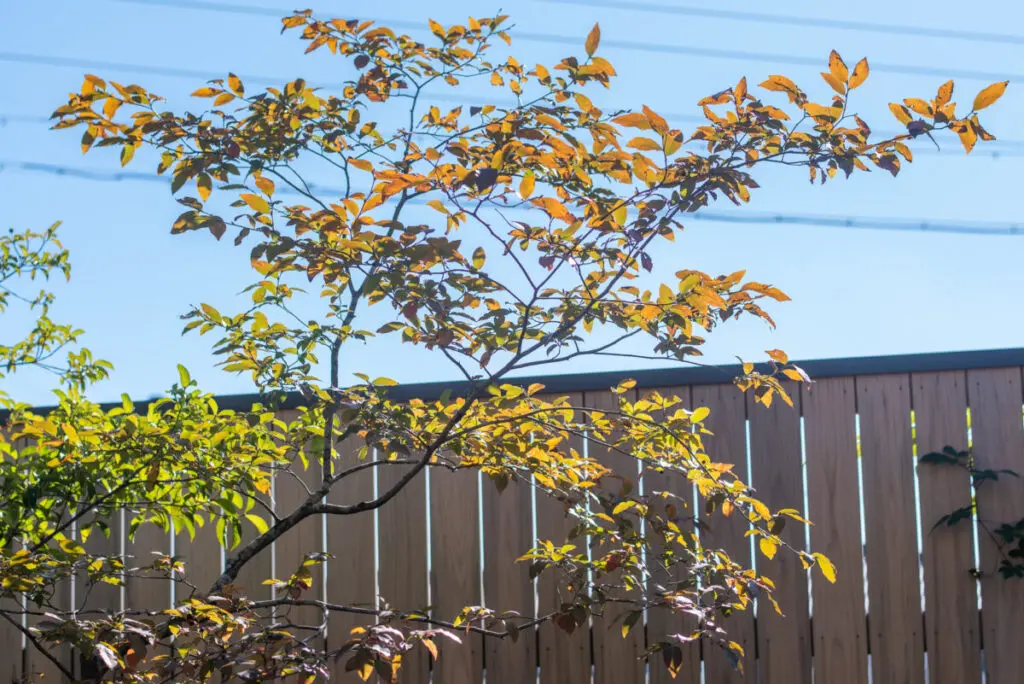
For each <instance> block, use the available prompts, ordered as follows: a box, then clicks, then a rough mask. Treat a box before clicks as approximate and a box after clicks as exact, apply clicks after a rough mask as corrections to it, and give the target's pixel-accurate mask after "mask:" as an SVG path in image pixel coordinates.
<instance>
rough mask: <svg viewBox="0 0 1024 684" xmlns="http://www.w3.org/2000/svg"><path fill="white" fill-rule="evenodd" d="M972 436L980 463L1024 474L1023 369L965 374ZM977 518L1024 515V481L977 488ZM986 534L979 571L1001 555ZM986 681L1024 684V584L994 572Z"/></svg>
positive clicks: (985, 595)
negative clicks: (1023, 681) (1023, 641)
mask: <svg viewBox="0 0 1024 684" xmlns="http://www.w3.org/2000/svg"><path fill="white" fill-rule="evenodd" d="M967 397H968V402H969V404H970V407H971V436H972V446H973V451H974V458H975V462H976V467H978V468H982V469H984V468H991V469H995V470H998V469H1004V468H1006V469H1010V470H1014V471H1016V472H1017V473H1020V474H1022V475H1024V428H1022V425H1021V401H1022V388H1021V371H1020V368H1005V369H992V370H977V371H968V372H967ZM977 501H978V518H979V519H981V520H988V521H992V523H990V524H992V525H993V526H998V525H999V524H1002V523H1013V522H1016V521H1018V520H1020V519H1022V518H1024V480H1022V479H1019V478H1014V477H1008V476H1003V477H1000V478H999V480H998V481H996V482H986V483H983V484H981V485H979V486H978V488H977ZM1001 557H1002V556H1001V554H1000V552H999V549H998V548H997V547H996V546H995V544H994V543H993V542H992V540H991V539H990V538H988V536H987V535H982V539H981V570H982V571H985V572H993V571H994V570H995V569H996V567H997V565H998V563H999V560H1000V559H1001ZM981 600H982V608H983V613H982V625H983V630H984V631H983V642H984V644H985V675H986V684H1010V682H1015V683H1016V682H1020V681H1021V678H1022V676H1024V647H1022V645H1021V644H1022V639H1024V582H1022V581H1021V580H1020V579H1009V580H1007V579H1003V578H1002V577H999V576H990V577H987V578H985V579H983V580H982V583H981Z"/></svg>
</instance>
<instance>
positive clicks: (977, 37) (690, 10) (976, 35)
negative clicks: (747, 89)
mask: <svg viewBox="0 0 1024 684" xmlns="http://www.w3.org/2000/svg"><path fill="white" fill-rule="evenodd" d="M545 1H546V2H548V3H549V4H552V5H582V6H584V7H603V8H607V9H618V10H623V11H628V12H647V13H651V14H664V15H677V16H690V17H704V18H707V19H723V20H726V21H746V22H751V23H757V24H779V25H782V26H806V27H810V28H827V29H838V30H841V31H863V32H865V33H884V34H888V35H898V36H916V37H921V38H948V39H952V40H966V41H972V42H979V43H1006V44H1009V45H1024V36H1019V35H1013V34H1008V33H990V32H987V31H965V30H963V29H946V28H934V27H927V26H908V25H900V24H895V25H893V24H881V23H877V22H871V21H854V20H849V19H819V18H816V17H802V16H798V15H794V14H767V13H764V12H744V11H740V10H731V9H713V8H709V7H693V6H691V5H666V4H662V3H657V2H626V1H623V0H545Z"/></svg>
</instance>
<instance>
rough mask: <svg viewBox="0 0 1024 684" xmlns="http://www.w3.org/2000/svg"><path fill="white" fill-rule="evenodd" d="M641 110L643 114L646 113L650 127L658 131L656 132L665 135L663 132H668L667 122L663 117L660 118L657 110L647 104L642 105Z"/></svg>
mask: <svg viewBox="0 0 1024 684" xmlns="http://www.w3.org/2000/svg"><path fill="white" fill-rule="evenodd" d="M643 110H644V114H646V115H647V120H648V121H650V122H651V128H653V129H654V130H656V131H658V133H661V134H662V135H665V133H667V132H668V123H667V122H666V121H665V119H663V118H661V116H660V115H659V114H658V113H657V112H655V111H654V110H653V109H651V108H650V107H648V106H647V105H644V107H643Z"/></svg>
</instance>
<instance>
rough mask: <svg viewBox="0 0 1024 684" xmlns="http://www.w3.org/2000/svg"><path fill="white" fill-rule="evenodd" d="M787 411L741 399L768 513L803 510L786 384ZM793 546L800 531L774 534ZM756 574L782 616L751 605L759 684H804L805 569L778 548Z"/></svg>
mask: <svg viewBox="0 0 1024 684" xmlns="http://www.w3.org/2000/svg"><path fill="white" fill-rule="evenodd" d="M786 391H787V392H789V394H790V396H791V397H792V398H793V403H794V406H793V407H790V406H788V405H787V404H786V403H785V402H783V401H781V400H780V399H779V398H778V397H776V398H775V401H773V402H772V405H771V407H770V408H765V407H764V406H763V405H762V404H755V403H754V401H753V395H750V394H748V395H747V404H748V406H747V415H748V416H750V468H751V480H752V481H753V485H754V489H755V496H756V497H758V498H759V499H760V500H761V501H763V502H764V503H765V504H766V505H767V506H768V508H770V509H771V510H772V511H777V510H779V509H780V508H795V509H797V510H802V509H803V504H804V492H803V472H802V460H803V456H802V453H801V439H800V390H799V388H798V386H796V385H795V384H791V383H787V386H786ZM779 536H780V537H782V539H783V540H784V541H785V542H787V543H788V544H790V545H792V546H793V547H795V548H798V549H802V548H804V539H805V538H804V528H803V527H802V526H801V525H787V526H786V528H785V529H784V530H783V531H782V533H781V534H780V535H779ZM757 570H758V573H759V574H762V575H766V576H767V577H769V578H771V580H772V581H773V582H774V583H775V600H776V601H778V602H779V606H780V607H781V609H782V611H783V613H784V614H785V616H784V617H783V616H782V615H779V614H778V613H777V612H775V610H774V609H773V608H772V606H771V605H770V603H769V602H768V601H759V602H758V607H757V652H758V664H757V669H758V674H759V675H760V679H759V681H760V682H761V684H810V682H811V633H810V632H811V630H810V615H809V609H808V601H807V571H806V570H804V568H803V564H802V563H801V562H800V559H799V558H797V557H796V555H795V554H793V553H791V552H789V551H787V550H786V549H779V552H778V553H777V554H776V556H775V558H774V559H772V560H768V559H767V558H766V557H765V556H764V555H761V554H759V555H758V557H757Z"/></svg>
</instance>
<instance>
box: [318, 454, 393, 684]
mask: <svg viewBox="0 0 1024 684" xmlns="http://www.w3.org/2000/svg"><path fill="white" fill-rule="evenodd" d="M360 446H361V444H360V443H359V442H358V440H357V439H356V438H350V439H347V440H345V441H344V442H342V443H341V445H340V446H338V458H337V459H336V461H335V465H334V467H335V469H336V470H340V469H343V468H349V467H352V466H354V465H358V464H359V463H360V460H359V457H358V450H359V448H360ZM367 458H370V459H372V458H373V454H372V453H371V454H370V455H369V456H368V457H367ZM375 495H376V490H375V489H374V481H373V470H372V469H369V468H367V469H364V470H361V471H358V472H356V473H353V474H352V475H349V476H348V477H345V478H344V479H342V480H341V481H340V482H338V483H337V484H336V485H334V487H333V488H332V489H331V491H330V493H329V494H328V495H327V501H328V502H329V503H334V504H349V505H351V504H352V503H353V502H356V501H364V500H366V499H368V498H370V497H373V496H375ZM389 505H390V504H389ZM373 516H374V514H373V512H372V511H367V512H364V513H356V514H355V515H329V516H327V552H328V553H329V554H331V556H333V557H332V558H331V559H330V560H328V561H327V579H326V583H325V584H326V588H327V601H329V602H330V603H336V604H339V605H347V606H355V605H362V606H363V607H367V606H369V607H372V606H375V605H376V604H377V567H376V562H377V558H376V539H375V537H374V530H373ZM373 622H375V620H374V619H373V618H371V617H370V616H367V615H358V614H353V613H341V612H336V611H332V612H331V614H330V615H329V616H328V618H327V648H328V650H330V651H337V650H338V649H339V648H341V647H342V645H344V644H345V642H347V641H348V640H349V638H350V634H351V630H352V629H353V628H354V627H358V626H360V625H367V624H372V623H373ZM347 660H348V659H347V658H344V657H342V658H340V659H338V660H336V661H335V660H332V661H331V665H330V672H331V681H337V682H349V683H350V684H351V683H354V682H359V681H361V680H360V679H359V677H358V675H356V674H355V673H354V672H346V671H345V662H346V661H347Z"/></svg>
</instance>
